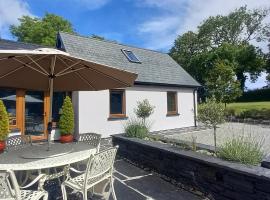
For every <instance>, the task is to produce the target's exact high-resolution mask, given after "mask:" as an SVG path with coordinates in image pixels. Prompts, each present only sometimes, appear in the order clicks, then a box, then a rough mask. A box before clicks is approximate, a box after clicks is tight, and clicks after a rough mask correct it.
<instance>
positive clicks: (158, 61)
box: [58, 32, 200, 87]
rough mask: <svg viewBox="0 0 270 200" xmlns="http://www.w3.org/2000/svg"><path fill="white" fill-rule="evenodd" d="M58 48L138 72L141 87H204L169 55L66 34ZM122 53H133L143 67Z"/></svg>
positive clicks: (138, 82)
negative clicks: (152, 85)
mask: <svg viewBox="0 0 270 200" xmlns="http://www.w3.org/2000/svg"><path fill="white" fill-rule="evenodd" d="M59 42H60V44H59ZM58 47H61V48H62V49H63V50H65V51H66V52H68V53H70V54H71V55H74V56H77V57H81V58H83V59H86V60H89V61H93V62H97V63H100V64H105V65H108V66H112V67H116V68H120V69H124V70H127V71H131V72H135V73H137V74H138V78H137V79H136V82H135V83H137V84H157V85H171V86H180V87H198V86H200V84H199V83H198V82H197V81H196V80H195V79H193V78H192V77H191V76H190V75H189V74H188V73H187V72H186V71H185V70H184V69H183V68H182V67H181V66H179V65H178V64H177V63H176V62H175V61H174V60H173V59H172V58H171V57H170V56H169V55H168V54H165V53H161V52H157V51H152V50H147V49H142V48H137V47H132V46H127V45H123V44H119V43H116V42H111V41H106V40H105V41H102V40H99V39H94V38H90V37H84V36H79V35H73V34H69V33H63V32H60V33H59V34H58ZM122 49H126V50H130V51H132V52H133V53H134V54H135V55H136V57H137V58H138V59H139V60H140V61H141V63H132V62H130V61H129V60H128V59H127V58H126V56H125V55H124V54H123V52H122Z"/></svg>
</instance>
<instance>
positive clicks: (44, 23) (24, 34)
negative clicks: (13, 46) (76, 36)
mask: <svg viewBox="0 0 270 200" xmlns="http://www.w3.org/2000/svg"><path fill="white" fill-rule="evenodd" d="M19 21H20V24H19V25H11V26H10V32H11V34H12V35H13V36H15V37H16V38H17V39H18V41H20V42H28V43H34V44H40V45H46V46H55V41H56V35H57V32H59V31H63V32H69V33H74V29H73V27H72V24H71V23H70V22H69V21H68V20H66V19H64V18H62V17H60V16H57V15H54V14H49V13H46V14H45V16H44V17H43V18H41V19H40V18H36V17H29V16H23V17H21V18H20V19H19Z"/></svg>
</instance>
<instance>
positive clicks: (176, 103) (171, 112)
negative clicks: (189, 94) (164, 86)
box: [167, 91, 179, 116]
mask: <svg viewBox="0 0 270 200" xmlns="http://www.w3.org/2000/svg"><path fill="white" fill-rule="evenodd" d="M170 93H171V94H174V101H175V110H173V111H169V110H168V108H169V105H168V97H169V94H170ZM174 115H179V113H178V93H177V91H167V116H174Z"/></svg>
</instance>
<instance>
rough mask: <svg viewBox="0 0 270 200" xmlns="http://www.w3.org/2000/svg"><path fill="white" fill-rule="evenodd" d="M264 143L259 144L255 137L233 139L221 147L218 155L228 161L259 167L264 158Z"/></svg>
mask: <svg viewBox="0 0 270 200" xmlns="http://www.w3.org/2000/svg"><path fill="white" fill-rule="evenodd" d="M262 143H263V140H262V141H261V142H258V141H256V140H255V139H254V138H253V137H244V136H238V137H233V138H231V139H229V140H228V141H227V142H225V143H224V144H223V145H222V146H221V147H220V150H219V152H218V154H217V155H218V157H220V158H221V159H224V160H228V161H235V162H239V163H242V164H248V165H258V164H260V163H261V162H262V160H263V157H264V153H263V150H262Z"/></svg>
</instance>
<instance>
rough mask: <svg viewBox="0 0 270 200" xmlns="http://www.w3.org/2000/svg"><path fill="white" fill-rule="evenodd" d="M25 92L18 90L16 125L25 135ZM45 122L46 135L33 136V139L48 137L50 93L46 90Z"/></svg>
mask: <svg viewBox="0 0 270 200" xmlns="http://www.w3.org/2000/svg"><path fill="white" fill-rule="evenodd" d="M25 94H26V90H21V89H17V90H16V127H11V128H19V129H20V130H21V134H22V135H25ZM43 110H44V111H43V116H44V118H43V123H44V135H43V136H31V138H32V140H45V139H47V135H48V133H47V124H48V121H49V110H50V95H49V92H44V109H43Z"/></svg>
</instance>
